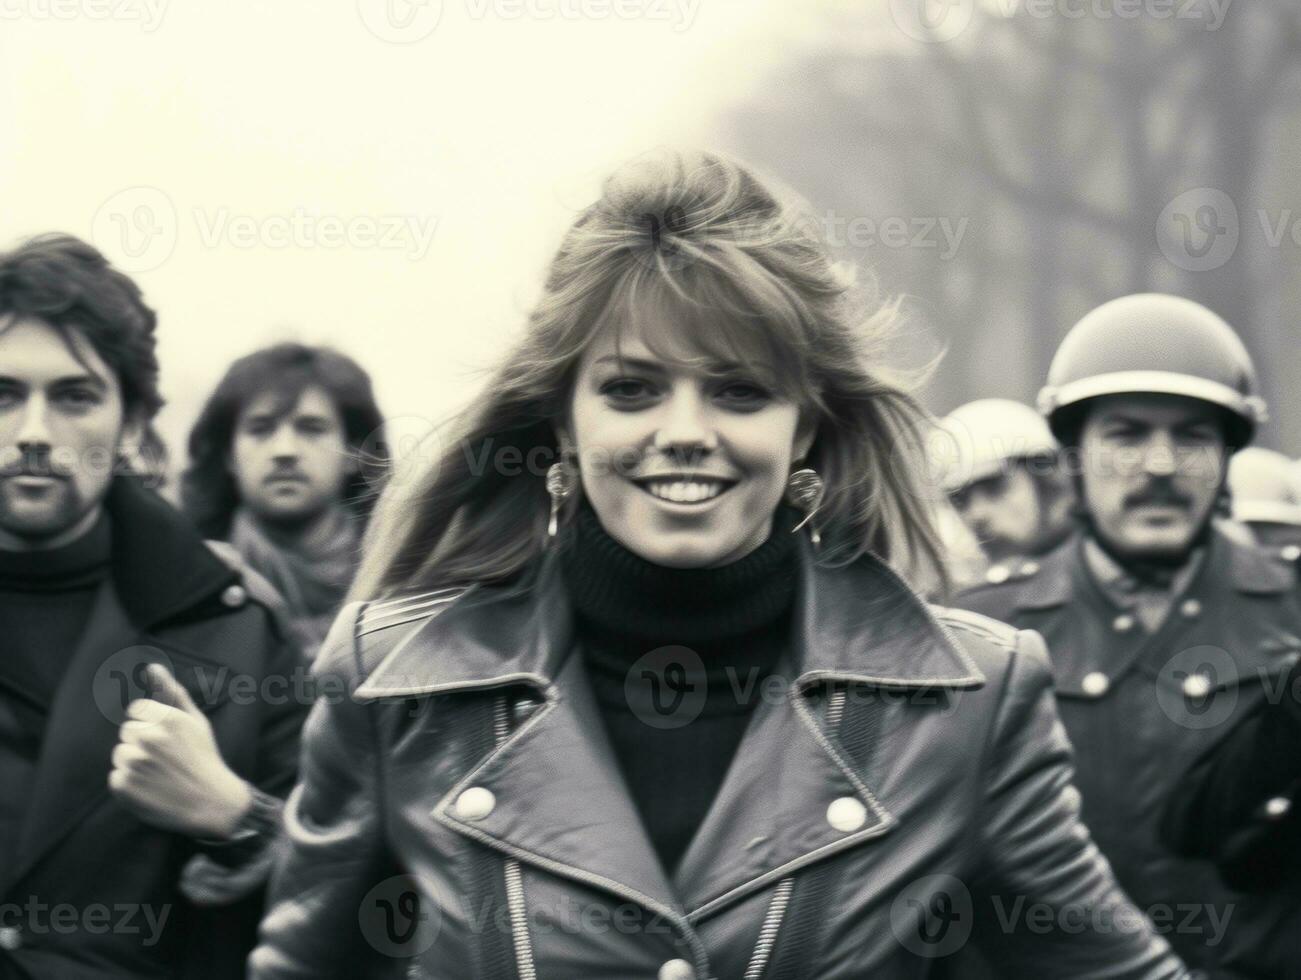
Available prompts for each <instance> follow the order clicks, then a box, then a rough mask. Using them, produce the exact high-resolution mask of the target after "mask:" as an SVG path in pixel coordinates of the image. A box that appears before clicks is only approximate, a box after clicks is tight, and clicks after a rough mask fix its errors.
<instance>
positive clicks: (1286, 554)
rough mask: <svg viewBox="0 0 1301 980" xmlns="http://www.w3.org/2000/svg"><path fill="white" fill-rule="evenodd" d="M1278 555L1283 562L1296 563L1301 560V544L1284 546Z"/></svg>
mask: <svg viewBox="0 0 1301 980" xmlns="http://www.w3.org/2000/svg"><path fill="white" fill-rule="evenodd" d="M1279 555H1280V556H1282V558H1283V560H1284V561H1296V560H1297V559H1298V558H1301V544H1285V545H1284V546H1283V550H1282V551H1280V552H1279Z"/></svg>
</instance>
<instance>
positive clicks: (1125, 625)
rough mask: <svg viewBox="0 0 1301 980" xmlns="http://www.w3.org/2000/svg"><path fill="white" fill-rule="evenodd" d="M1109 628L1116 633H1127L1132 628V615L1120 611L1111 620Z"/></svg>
mask: <svg viewBox="0 0 1301 980" xmlns="http://www.w3.org/2000/svg"><path fill="white" fill-rule="evenodd" d="M1111 628H1112V629H1114V630H1115V631H1116V632H1117V633H1128V632H1129V631H1130V630H1132V629H1133V628H1134V617H1133V616H1131V615H1130V614H1129V613H1121V614H1120V615H1119V616H1117V617H1116V618H1115V619H1113V620H1112V621H1111Z"/></svg>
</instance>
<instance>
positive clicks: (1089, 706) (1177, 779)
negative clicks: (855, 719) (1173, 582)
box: [958, 532, 1301, 978]
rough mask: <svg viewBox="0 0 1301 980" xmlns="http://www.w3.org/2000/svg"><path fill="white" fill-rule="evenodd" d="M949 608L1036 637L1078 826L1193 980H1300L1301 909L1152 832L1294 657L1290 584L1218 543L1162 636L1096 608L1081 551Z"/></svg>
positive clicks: (1300, 629) (1299, 622)
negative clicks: (1222, 876)
mask: <svg viewBox="0 0 1301 980" xmlns="http://www.w3.org/2000/svg"><path fill="white" fill-rule="evenodd" d="M958 604H959V605H962V606H964V607H966V608H968V609H972V610H975V611H977V612H980V613H984V614H986V615H989V616H994V617H997V618H999V619H1002V620H1004V621H1005V622H1008V623H1012V624H1014V625H1015V626H1017V627H1020V628H1022V629H1032V630H1035V631H1037V632H1039V633H1040V634H1042V635H1043V637H1044V638H1045V640H1046V641H1047V644H1048V649H1049V651H1050V652H1051V657H1052V668H1053V675H1054V679H1055V682H1056V690H1057V702H1058V707H1059V709H1060V711H1061V716H1062V720H1063V722H1064V723H1065V725H1066V730H1067V733H1068V734H1069V736H1070V740H1071V742H1072V743H1073V745H1074V748H1075V753H1076V770H1077V773H1076V781H1077V783H1078V785H1079V788H1080V791H1081V792H1082V793H1083V795H1084V820H1085V823H1087V824H1088V826H1089V828H1090V830H1092V831H1093V834H1094V837H1095V839H1096V840H1097V842H1098V845H1099V846H1100V847H1101V849H1102V851H1103V853H1104V854H1105V855H1106V856H1107V858H1108V859H1109V860H1110V861H1111V863H1112V866H1113V868H1114V869H1115V872H1116V876H1117V878H1119V880H1120V882H1121V884H1122V885H1123V886H1124V887H1125V889H1126V891H1127V892H1129V894H1130V895H1131V896H1132V897H1133V898H1134V900H1135V901H1136V902H1137V904H1138V905H1140V906H1141V907H1143V908H1144V909H1145V910H1146V911H1148V913H1149V914H1150V915H1151V916H1152V917H1153V920H1154V921H1155V923H1156V925H1157V927H1158V928H1159V929H1161V930H1162V931H1163V932H1164V933H1165V934H1166V935H1167V936H1168V938H1169V939H1170V941H1171V943H1172V944H1173V945H1174V946H1175V948H1176V950H1177V951H1179V952H1180V953H1181V955H1183V956H1184V958H1185V959H1186V960H1188V962H1189V965H1190V966H1192V967H1202V968H1205V969H1207V970H1208V971H1210V973H1211V975H1212V976H1215V977H1269V978H1278V977H1301V958H1299V957H1298V956H1297V949H1298V947H1297V945H1296V942H1297V939H1296V937H1297V936H1298V935H1301V905H1298V904H1297V903H1296V902H1282V901H1279V900H1278V899H1277V898H1271V897H1270V896H1265V895H1257V896H1248V895H1243V894H1239V893H1236V892H1234V891H1232V890H1229V889H1227V888H1226V887H1225V886H1224V884H1223V883H1222V882H1221V881H1220V880H1219V877H1218V876H1217V874H1216V871H1215V868H1214V866H1213V865H1212V864H1211V863H1210V862H1209V861H1205V860H1189V859H1185V858H1182V857H1180V856H1178V855H1176V854H1175V853H1173V852H1172V851H1171V850H1170V849H1169V848H1168V847H1167V846H1166V844H1165V843H1163V842H1162V840H1161V838H1160V833H1159V827H1160V823H1161V818H1162V813H1163V810H1164V808H1165V807H1166V806H1167V805H1168V804H1169V802H1170V800H1171V799H1172V798H1174V797H1175V796H1177V795H1178V794H1182V793H1186V792H1188V788H1187V786H1186V783H1185V782H1184V774H1185V773H1186V772H1187V770H1188V768H1189V766H1190V765H1191V764H1192V762H1193V761H1194V760H1195V759H1197V758H1198V757H1199V756H1201V755H1203V754H1204V753H1205V752H1207V751H1209V750H1210V749H1211V747H1212V746H1214V745H1216V744H1217V743H1219V742H1220V741H1221V740H1222V739H1223V738H1224V737H1225V736H1226V735H1228V734H1229V732H1230V731H1231V730H1232V729H1233V727H1234V725H1235V723H1237V722H1238V721H1239V720H1241V719H1242V718H1244V717H1245V716H1247V715H1249V714H1250V713H1252V712H1253V711H1254V710H1255V709H1257V708H1258V707H1259V706H1260V705H1261V704H1262V703H1263V702H1264V701H1265V700H1266V699H1267V698H1268V697H1269V696H1270V694H1271V692H1277V691H1278V689H1279V686H1280V684H1281V683H1282V681H1283V676H1284V674H1285V673H1286V670H1287V667H1288V665H1289V663H1290V655H1291V653H1292V652H1294V651H1296V650H1301V594H1299V593H1298V588H1297V581H1296V573H1295V569H1294V568H1293V567H1292V566H1291V565H1290V564H1288V563H1285V562H1283V561H1281V560H1279V559H1278V558H1277V557H1276V556H1275V555H1272V554H1269V553H1266V552H1264V551H1260V550H1258V549H1256V548H1253V547H1250V546H1244V545H1240V544H1236V543H1234V542H1232V541H1230V540H1229V539H1228V538H1226V537H1225V536H1223V535H1222V534H1220V533H1219V532H1213V533H1212V535H1211V539H1210V542H1209V544H1208V546H1207V553H1206V555H1205V558H1204V560H1203V561H1202V563H1201V567H1200V570H1199V571H1198V572H1197V573H1196V575H1195V576H1194V577H1193V579H1192V581H1191V582H1190V584H1189V585H1188V586H1187V588H1186V589H1185V591H1184V593H1183V594H1182V595H1181V596H1180V597H1178V598H1177V599H1176V601H1175V602H1174V604H1173V607H1172V609H1171V611H1170V614H1169V615H1168V617H1167V618H1166V620H1165V621H1164V623H1163V624H1162V625H1161V626H1160V628H1159V629H1158V631H1157V632H1156V633H1155V634H1152V635H1149V634H1147V633H1146V632H1145V631H1144V630H1143V629H1142V628H1141V627H1140V626H1139V624H1138V623H1137V622H1136V621H1135V618H1134V616H1133V615H1132V614H1130V613H1127V612H1125V611H1123V610H1121V609H1120V608H1118V607H1117V606H1115V605H1114V604H1113V603H1112V601H1111V600H1110V599H1109V598H1108V597H1107V596H1106V595H1105V594H1104V593H1103V591H1102V590H1101V589H1100V588H1099V587H1098V585H1097V584H1096V583H1095V581H1094V580H1093V578H1092V576H1091V574H1090V573H1089V571H1088V569H1087V567H1086V562H1085V558H1084V555H1083V539H1082V538H1081V537H1079V536H1077V537H1075V538H1072V539H1071V540H1069V541H1067V542H1066V543H1065V544H1064V545H1062V546H1061V547H1060V548H1058V549H1057V550H1056V551H1054V552H1052V553H1050V554H1049V555H1047V556H1045V557H1044V558H1042V559H1040V560H1038V561H1033V562H1027V563H1024V564H1023V565H1022V566H1021V567H1020V568H1018V569H1017V570H1016V573H1015V574H1013V575H1012V576H1011V577H1010V578H1008V579H1007V580H1006V581H1003V582H1000V583H995V584H990V585H986V586H983V587H979V588H975V589H972V590H970V591H968V592H966V593H963V594H962V595H961V596H960V597H959V599H958Z"/></svg>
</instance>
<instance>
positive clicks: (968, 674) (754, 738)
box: [674, 555, 985, 921]
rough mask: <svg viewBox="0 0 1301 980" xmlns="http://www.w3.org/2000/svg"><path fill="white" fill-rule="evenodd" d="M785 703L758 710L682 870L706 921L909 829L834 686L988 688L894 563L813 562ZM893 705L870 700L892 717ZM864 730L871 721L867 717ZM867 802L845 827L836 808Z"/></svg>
mask: <svg viewBox="0 0 1301 980" xmlns="http://www.w3.org/2000/svg"><path fill="white" fill-rule="evenodd" d="M791 650H792V654H791V656H790V658H789V659H788V660H787V661H786V672H785V678H787V679H788V682H787V684H786V685H785V687H786V690H785V696H783V697H781V698H780V699H766V700H764V701H762V702H761V703H760V704H759V705H758V707H757V708H756V709H755V715H754V717H753V718H752V719H751V722H750V726H749V728H747V730H746V735H745V738H744V739H743V740H742V742H741V745H740V748H739V749H738V751H737V754H736V757H735V758H734V759H733V760H732V765H731V767H730V769H729V770H728V774H727V776H726V778H725V779H724V781H723V785H722V786H721V787H720V789H719V792H718V795H717V796H716V797H715V798H714V801H713V804H712V805H711V806H710V809H709V811H708V812H707V814H706V816H705V819H704V821H703V822H702V824H701V826H700V829H699V831H698V832H697V834H696V836H695V838H694V839H693V840H692V842H691V845H690V847H689V848H688V850H687V853H686V855H685V856H684V858H683V860H682V863H681V865H680V866H679V868H678V871H677V874H676V877H675V882H674V884H675V887H676V889H677V892H678V894H679V895H681V896H682V897H683V900H684V902H685V905H686V908H687V909H688V915H689V916H690V918H691V919H692V920H693V921H695V920H697V919H699V918H703V917H705V916H708V915H710V914H712V913H713V912H714V911H716V910H718V909H720V908H722V907H723V906H724V905H727V904H730V903H732V902H734V901H736V900H738V899H740V898H742V897H744V896H745V895H748V894H750V893H752V892H754V891H755V890H757V889H760V888H763V887H766V886H767V885H769V884H771V883H772V882H774V881H777V880H778V879H781V878H784V877H786V876H787V875H790V874H792V873H793V872H795V871H798V870H799V869H800V868H803V867H805V866H807V865H809V864H812V863H814V862H815V861H821V860H824V859H826V858H828V857H830V856H832V855H834V854H837V853H840V852H841V851H844V850H847V849H849V848H852V847H855V846H858V845H860V844H863V843H865V842H868V841H871V840H874V839H876V838H878V837H881V836H883V835H885V834H887V833H889V832H890V830H891V829H893V828H894V827H895V825H896V823H897V821H896V818H895V817H894V816H893V815H892V814H891V813H890V812H889V810H888V809H887V807H886V805H885V804H884V802H883V801H882V800H881V799H880V798H879V797H878V794H877V793H876V792H874V788H873V787H872V786H870V785H868V782H867V780H868V779H870V778H871V777H870V775H869V773H867V772H864V771H863V770H861V769H860V768H859V765H858V763H857V761H855V760H853V759H851V758H850V757H849V755H848V753H847V752H846V751H845V749H844V747H843V745H842V744H841V743H840V742H839V740H838V739H837V737H836V732H835V731H832V730H830V729H831V727H832V726H830V725H829V724H827V723H825V722H824V717H825V713H824V712H823V711H822V710H820V708H819V707H818V706H819V705H820V704H821V705H825V704H826V701H827V699H826V698H825V697H822V698H818V697H812V696H811V695H813V694H815V693H818V692H822V693H823V694H825V692H826V690H827V688H826V685H837V686H839V687H841V688H842V689H843V687H844V686H845V685H861V686H863V687H866V688H869V689H871V688H886V689H891V690H895V691H902V690H928V691H930V690H941V689H951V690H959V689H971V688H978V687H980V686H982V685H983V684H984V681H985V678H984V676H983V675H982V674H981V673H980V671H979V669H978V668H977V667H976V666H975V664H974V663H972V661H971V660H970V659H969V658H968V657H967V655H966V653H965V652H964V651H963V650H962V649H961V647H960V646H958V645H957V643H956V642H955V641H953V639H952V638H951V637H950V636H949V635H948V634H947V632H946V631H945V630H944V628H943V627H942V626H941V625H940V624H939V623H938V621H937V620H935V618H934V617H933V616H932V615H931V613H930V611H929V610H928V608H927V607H926V605H925V603H923V602H922V601H921V600H920V599H919V598H918V597H917V596H916V595H914V594H913V593H912V591H911V590H910V589H909V588H908V587H907V585H905V584H904V583H903V582H902V581H901V580H900V579H899V578H898V577H897V576H896V575H895V574H894V573H893V572H892V571H891V570H890V569H889V568H888V567H887V566H886V565H884V564H883V563H880V562H877V561H876V560H875V559H866V560H863V561H860V562H858V563H856V564H855V565H853V566H850V567H848V568H839V569H827V568H823V567H821V566H818V565H816V564H814V563H813V561H812V560H811V556H808V555H805V560H804V561H803V562H802V564H801V576H800V591H799V596H798V599H797V615H796V616H795V624H794V635H793V636H792V640H791ZM889 701H890V699H885V698H869V699H867V703H862V702H861V700H858V703H855V705H854V707H853V708H852V709H846V710H853V711H855V712H868V711H871V712H880V711H886V710H889V709H888V702H889ZM859 720H860V721H864V720H865V719H859ZM851 801H852V802H853V803H857V804H858V805H859V807H860V808H861V809H860V811H859V812H861V813H862V814H863V817H862V822H861V823H860V824H859V825H857V826H854V827H852V828H843V827H842V828H837V827H836V826H835V825H833V824H832V822H831V820H830V812H831V809H832V805H833V804H836V805H837V806H840V807H843V806H844V804H845V803H849V802H851Z"/></svg>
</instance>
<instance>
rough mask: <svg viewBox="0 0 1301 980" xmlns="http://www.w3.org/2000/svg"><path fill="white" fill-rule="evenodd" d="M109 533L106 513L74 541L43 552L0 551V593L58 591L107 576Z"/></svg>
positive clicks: (74, 587) (89, 583)
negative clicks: (1, 591) (2, 591)
mask: <svg viewBox="0 0 1301 980" xmlns="http://www.w3.org/2000/svg"><path fill="white" fill-rule="evenodd" d="M111 539H112V532H111V530H110V525H109V520H108V515H107V514H100V516H99V519H98V520H97V521H96V522H95V523H94V524H93V525H91V528H90V530H88V531H87V532H86V533H85V534H83V535H81V536H80V537H79V538H77V539H76V540H74V541H69V542H68V543H67V544H65V545H60V546H59V547H57V548H49V549H47V550H44V551H6V550H3V549H0V590H4V591H11V592H62V591H65V590H68V589H79V588H84V587H87V586H89V585H92V584H94V583H96V582H98V581H100V580H101V579H103V578H104V577H105V576H106V575H107V574H108V568H109V560H110V555H111Z"/></svg>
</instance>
